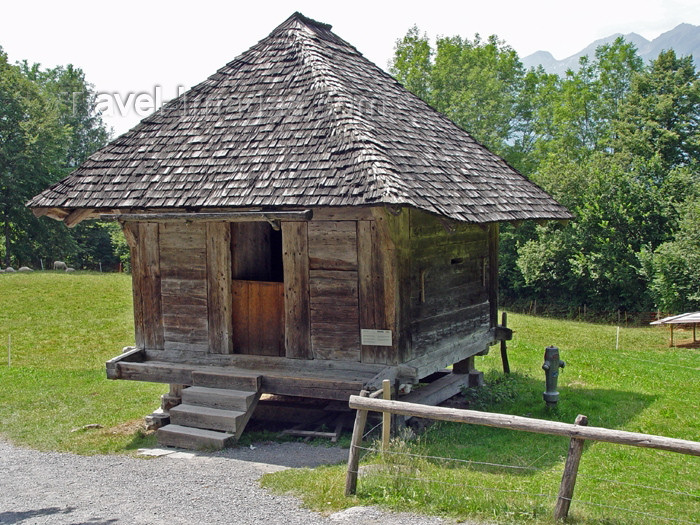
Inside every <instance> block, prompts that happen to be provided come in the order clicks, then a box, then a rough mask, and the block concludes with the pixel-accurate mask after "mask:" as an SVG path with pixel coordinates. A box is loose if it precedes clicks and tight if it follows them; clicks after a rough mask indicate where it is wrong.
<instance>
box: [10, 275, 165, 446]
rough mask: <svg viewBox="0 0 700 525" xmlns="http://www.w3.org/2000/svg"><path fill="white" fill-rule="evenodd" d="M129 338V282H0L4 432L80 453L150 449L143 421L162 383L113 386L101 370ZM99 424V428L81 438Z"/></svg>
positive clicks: (81, 278)
mask: <svg viewBox="0 0 700 525" xmlns="http://www.w3.org/2000/svg"><path fill="white" fill-rule="evenodd" d="M133 334H134V329H133V313H132V304H131V278H130V276H129V275H125V274H108V273H103V274H101V273H85V272H77V273H74V274H67V273H65V272H35V273H32V274H19V273H17V274H2V275H0V433H1V434H2V435H3V436H4V437H6V438H9V439H11V440H12V441H14V442H16V443H18V444H23V445H28V446H32V447H36V448H39V449H54V450H66V451H72V452H78V453H84V454H94V453H107V452H124V451H129V450H132V449H134V448H138V447H139V446H141V445H143V444H144V443H151V442H152V439H151V438H147V437H145V436H144V435H143V433H142V432H141V431H140V427H141V426H142V425H141V421H142V418H143V416H144V415H145V414H148V413H149V412H151V411H153V409H155V408H156V407H157V404H158V398H159V395H160V394H162V393H163V391H164V387H163V385H153V384H149V383H140V382H132V381H109V380H107V379H106V375H105V370H104V363H105V361H106V360H107V359H109V358H111V357H114V356H115V355H118V354H119V353H120V351H121V349H122V347H124V346H127V345H132V344H133V340H134V339H133V338H134V335H133ZM8 339H10V340H11V366H8V360H7V359H8V355H7V350H8ZM93 424H95V425H100V426H101V428H90V429H85V430H76V429H80V428H82V427H84V426H86V425H93ZM74 430H75V431H74Z"/></svg>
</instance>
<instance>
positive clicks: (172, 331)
mask: <svg viewBox="0 0 700 525" xmlns="http://www.w3.org/2000/svg"><path fill="white" fill-rule="evenodd" d="M206 228H207V226H206V224H204V223H175V222H172V223H161V224H160V259H161V287H162V304H163V328H164V340H165V344H164V346H165V349H166V350H180V349H182V350H187V351H191V352H208V351H209V345H210V340H209V319H208V303H209V298H208V286H209V283H208V279H207V242H206ZM210 249H211V248H210Z"/></svg>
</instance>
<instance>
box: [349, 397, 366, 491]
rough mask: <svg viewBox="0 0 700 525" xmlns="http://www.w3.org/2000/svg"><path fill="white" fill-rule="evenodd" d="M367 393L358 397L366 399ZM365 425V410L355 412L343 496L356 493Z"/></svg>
mask: <svg viewBox="0 0 700 525" xmlns="http://www.w3.org/2000/svg"><path fill="white" fill-rule="evenodd" d="M367 395H368V392H367V391H366V390H363V391H362V392H360V396H362V397H367ZM366 424H367V410H360V409H358V410H357V413H356V414H355V425H354V426H353V427H352V440H351V441H350V452H349V454H348V472H347V474H346V475H345V496H351V495H352V494H355V492H357V471H358V469H359V466H360V449H359V448H358V447H359V446H360V443H362V435H363V434H364V432H365V425H366Z"/></svg>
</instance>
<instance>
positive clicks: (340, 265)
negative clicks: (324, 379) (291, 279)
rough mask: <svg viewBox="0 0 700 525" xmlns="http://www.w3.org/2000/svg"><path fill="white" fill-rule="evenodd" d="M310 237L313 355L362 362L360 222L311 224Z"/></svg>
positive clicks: (310, 304)
mask: <svg viewBox="0 0 700 525" xmlns="http://www.w3.org/2000/svg"><path fill="white" fill-rule="evenodd" d="M308 235H309V293H310V298H309V306H310V309H311V310H310V311H311V316H310V318H311V347H312V350H313V356H314V358H315V359H336V360H343V361H360V356H361V353H360V325H359V322H360V321H359V300H358V273H357V222H356V221H311V222H310V223H309V228H308Z"/></svg>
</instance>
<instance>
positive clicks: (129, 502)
mask: <svg viewBox="0 0 700 525" xmlns="http://www.w3.org/2000/svg"><path fill="white" fill-rule="evenodd" d="M346 459H347V450H343V449H339V448H326V447H317V446H310V445H305V444H302V443H279V444H261V445H259V446H257V447H256V448H255V450H251V449H249V448H233V449H228V450H225V451H222V452H216V453H189V452H177V453H169V454H167V455H162V456H160V457H157V458H155V459H151V460H144V459H138V458H131V457H125V456H76V455H73V454H63V453H56V452H37V451H35V450H29V449H24V448H19V447H15V446H13V445H10V444H8V443H6V442H2V441H0V523H2V524H5V523H22V524H42V523H51V524H92V525H101V524H112V523H125V524H126V523H128V524H142V523H143V524H168V525H175V524H180V523H182V524H188V525H190V524H202V525H206V524H210V523H211V524H215V523H231V524H236V525H244V524H260V523H266V524H268V523H269V524H276V523H284V524H285V525H296V524H299V525H302V524H303V525H316V524H335V525H338V524H342V523H352V524H353V525H362V524H370V523H371V524H372V525H376V524H377V523H381V524H382V525H385V524H386V525H413V524H415V525H432V524H437V523H445V521H443V520H440V519H439V518H432V517H422V516H416V515H411V514H392V513H386V512H384V511H381V510H379V509H377V508H374V507H354V508H351V509H347V510H345V511H343V512H338V513H335V514H331V515H330V516H326V517H324V516H322V515H320V514H318V513H315V512H312V511H309V510H306V509H303V508H301V507H300V505H299V501H298V500H297V499H296V498H293V497H291V496H280V495H276V494H272V493H270V492H268V491H266V490H264V489H262V488H260V486H259V483H258V479H259V478H260V476H261V475H262V474H263V473H266V472H273V471H276V470H280V469H284V468H289V467H300V466H316V465H319V464H324V463H338V462H341V461H344V460H346Z"/></svg>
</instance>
